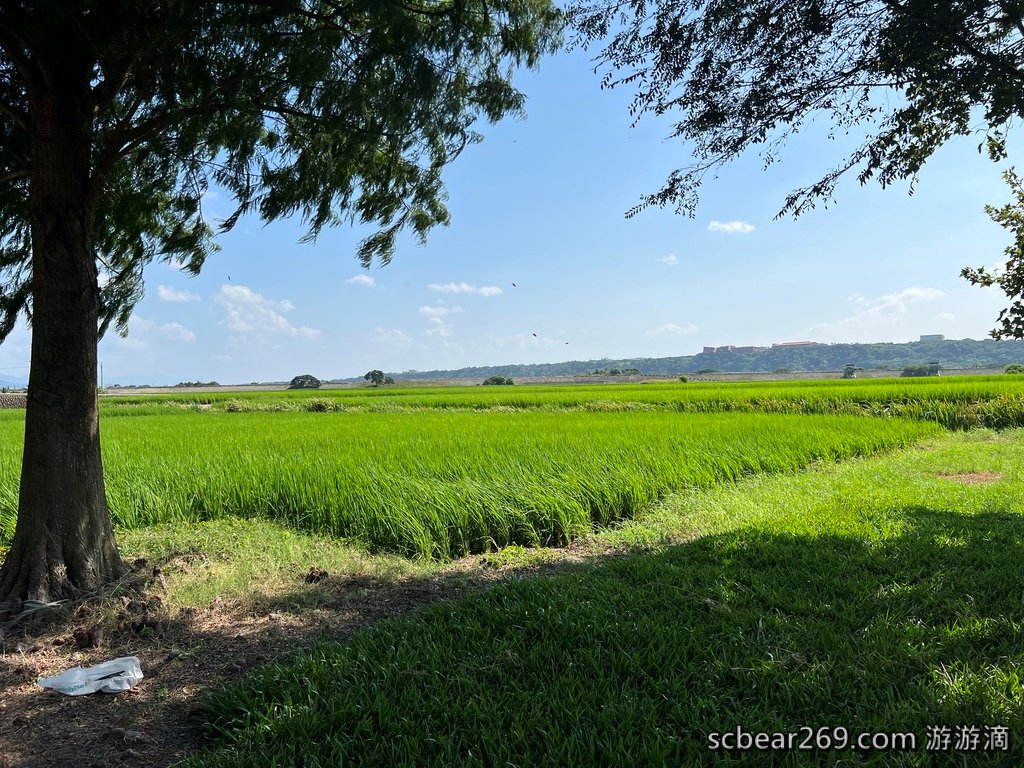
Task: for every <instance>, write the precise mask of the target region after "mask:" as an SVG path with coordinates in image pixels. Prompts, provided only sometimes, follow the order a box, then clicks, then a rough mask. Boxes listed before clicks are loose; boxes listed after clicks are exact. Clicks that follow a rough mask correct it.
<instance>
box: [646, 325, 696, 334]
mask: <svg viewBox="0 0 1024 768" xmlns="http://www.w3.org/2000/svg"><path fill="white" fill-rule="evenodd" d="M696 331H697V326H696V325H694V324H693V323H690V324H689V325H678V324H677V323H665V325H660V326H658V327H657V328H652V329H651V330H649V331H648V332H647V335H648V336H686V335H687V334H690V333H696Z"/></svg>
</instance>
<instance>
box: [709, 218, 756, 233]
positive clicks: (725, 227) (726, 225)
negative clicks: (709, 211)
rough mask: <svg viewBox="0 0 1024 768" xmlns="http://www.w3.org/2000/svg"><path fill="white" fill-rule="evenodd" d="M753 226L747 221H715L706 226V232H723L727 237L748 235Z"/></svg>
mask: <svg viewBox="0 0 1024 768" xmlns="http://www.w3.org/2000/svg"><path fill="white" fill-rule="evenodd" d="M753 231H754V225H753V224H751V223H749V222H747V221H715V220H714V219H712V220H711V223H710V224H708V232H723V233H725V234H727V235H749V234H750V233H751V232H753Z"/></svg>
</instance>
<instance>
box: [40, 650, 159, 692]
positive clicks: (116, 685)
mask: <svg viewBox="0 0 1024 768" xmlns="http://www.w3.org/2000/svg"><path fill="white" fill-rule="evenodd" d="M142 678H143V674H142V667H140V666H139V660H138V658H137V657H135V656H122V657H121V658H119V659H114V660H113V661H105V662H103V663H102V664H97V665H96V666H94V667H72V668H71V669H69V670H66V671H64V672H61V673H60V674H59V675H55V676H54V677H46V678H41V679H40V680H39V685H41V686H42V687H43V688H51V689H53V690H55V691H58V692H60V693H66V694H67V695H68V696H84V695H85V694H88V693H96V692H97V691H103V692H105V693H120V692H121V691H127V690H128V689H129V688H132V687H134V686H135V685H136V684H137V683H138V682H139V681H140V680H141V679H142Z"/></svg>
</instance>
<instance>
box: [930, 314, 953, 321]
mask: <svg viewBox="0 0 1024 768" xmlns="http://www.w3.org/2000/svg"><path fill="white" fill-rule="evenodd" d="M935 319H936V320H944V321H946V322H948V321H950V320H955V319H956V315H954V314H953V313H952V312H939V314H937V315H936V316H935Z"/></svg>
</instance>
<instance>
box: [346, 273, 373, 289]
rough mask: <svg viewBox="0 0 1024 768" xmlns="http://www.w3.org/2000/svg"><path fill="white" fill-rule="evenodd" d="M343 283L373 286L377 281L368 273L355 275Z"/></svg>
mask: <svg viewBox="0 0 1024 768" xmlns="http://www.w3.org/2000/svg"><path fill="white" fill-rule="evenodd" d="M345 285H365V286H366V287H367V288H373V287H374V286H375V285H377V281H376V280H374V279H373V278H372V277H370V276H369V275H356V276H354V277H350V278H349V279H348V280H346V281H345Z"/></svg>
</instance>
